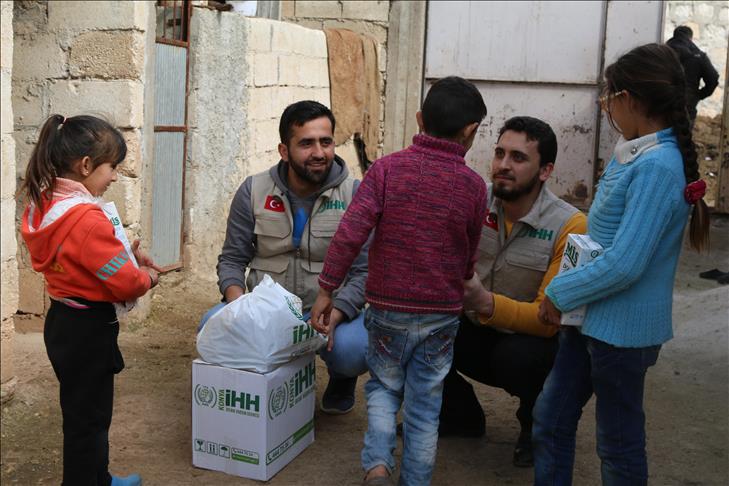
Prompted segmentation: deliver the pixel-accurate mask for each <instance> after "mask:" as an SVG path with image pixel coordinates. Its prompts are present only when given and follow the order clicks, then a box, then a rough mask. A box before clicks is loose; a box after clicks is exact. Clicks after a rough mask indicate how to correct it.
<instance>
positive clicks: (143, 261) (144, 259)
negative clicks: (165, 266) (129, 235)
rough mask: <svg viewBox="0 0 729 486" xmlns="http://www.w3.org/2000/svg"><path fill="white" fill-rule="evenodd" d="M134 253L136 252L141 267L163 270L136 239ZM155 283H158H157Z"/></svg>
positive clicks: (133, 246) (157, 270)
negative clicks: (141, 247) (140, 246)
mask: <svg viewBox="0 0 729 486" xmlns="http://www.w3.org/2000/svg"><path fill="white" fill-rule="evenodd" d="M132 253H134V258H136V259H137V263H138V264H139V266H140V267H149V268H152V269H154V270H155V271H156V272H161V271H162V269H161V268H160V267H158V266H157V265H156V264H155V263H154V260H152V257H150V256H149V255H148V254H147V252H145V251H143V250H140V249H139V240H134V243H132ZM155 285H157V284H156V283H155ZM153 287H154V285H153Z"/></svg>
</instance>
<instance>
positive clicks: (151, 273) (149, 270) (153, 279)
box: [139, 265, 159, 289]
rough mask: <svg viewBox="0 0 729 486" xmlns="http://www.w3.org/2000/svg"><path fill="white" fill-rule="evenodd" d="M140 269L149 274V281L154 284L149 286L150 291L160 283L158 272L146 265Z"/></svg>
mask: <svg viewBox="0 0 729 486" xmlns="http://www.w3.org/2000/svg"><path fill="white" fill-rule="evenodd" d="M139 269H140V270H144V271H145V272H147V273H148V274H149V280H150V281H151V282H152V285H150V286H149V288H150V289H151V288H153V287H155V286H156V285H157V284H158V283H159V273H157V270H155V269H154V268H151V267H147V266H144V265H142V266H140V267H139Z"/></svg>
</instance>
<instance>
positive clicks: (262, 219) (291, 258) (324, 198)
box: [246, 171, 354, 310]
mask: <svg viewBox="0 0 729 486" xmlns="http://www.w3.org/2000/svg"><path fill="white" fill-rule="evenodd" d="M353 185H354V179H352V178H350V177H347V178H346V179H345V180H344V181H343V182H342V183H341V184H340V185H338V186H336V187H332V188H330V189H327V190H326V191H324V192H323V193H321V194H320V195H319V197H318V198H317V199H316V201H315V202H314V206H313V207H312V211H311V215H310V217H309V221H308V222H307V223H306V226H305V227H304V232H303V234H302V236H301V244H300V245H299V248H298V249H297V248H294V243H293V228H294V223H293V214H292V212H291V205H290V204H289V200H288V198H287V197H286V195H285V194H284V193H283V191H281V189H280V188H279V187H278V186H276V183H275V182H274V180H273V178H271V176H270V175H269V173H268V171H266V172H262V173H260V174H257V175H255V176H253V184H252V187H251V207H252V208H253V215H254V217H255V220H256V224H255V227H254V230H253V233H254V234H255V238H256V240H255V241H256V242H255V246H256V255H255V257H253V260H251V263H250V265H249V267H250V271H249V273H248V277H247V278H246V287H247V288H248V290H249V291H251V290H253V289H254V288H255V286H256V285H258V282H260V281H261V280H262V279H263V276H264V275H266V274H267V275H270V276H271V278H273V280H275V281H276V282H277V283H279V284H281V285H282V286H283V287H284V288H285V289H286V290H288V291H289V292H291V293H293V294H295V295H297V296H299V297H300V298H301V300H302V302H303V308H304V309H307V310H308V309H310V308H311V306H312V305H314V301H315V300H316V295H317V293H318V291H319V281H318V277H319V273H321V271H322V268H323V267H324V257H326V254H327V249H328V248H329V243H330V242H331V240H332V237H334V233H335V232H336V231H337V227H338V226H339V221H341V219H342V216H343V215H344V212H345V211H346V209H347V207H349V204H350V203H351V202H352V189H353ZM280 205H282V206H283V211H280V210H279V211H276V210H273V209H279V208H280V207H281V206H280Z"/></svg>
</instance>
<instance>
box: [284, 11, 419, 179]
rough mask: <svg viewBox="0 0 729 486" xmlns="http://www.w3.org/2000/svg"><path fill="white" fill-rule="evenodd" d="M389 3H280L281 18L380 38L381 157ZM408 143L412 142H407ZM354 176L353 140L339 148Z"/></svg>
mask: <svg viewBox="0 0 729 486" xmlns="http://www.w3.org/2000/svg"><path fill="white" fill-rule="evenodd" d="M390 3H391V2H389V1H387V0H384V1H383V0H376V1H375V0H368V1H355V0H347V1H316V0H314V1H304V0H283V1H282V2H281V19H282V20H285V21H287V22H292V23H296V24H299V25H303V26H305V27H309V28H311V29H319V30H322V29H349V30H352V31H354V32H357V33H360V34H368V35H371V36H372V37H374V38H375V39H376V40H377V45H378V53H377V57H378V63H379V70H380V79H381V86H380V95H381V103H380V136H379V140H378V143H377V145H378V148H377V153H378V156H382V155H383V143H384V117H385V86H386V78H387V75H386V74H387V73H386V67H387V42H388V31H389V15H390ZM408 142H409V141H408ZM337 153H338V155H340V156H342V157H343V158H344V159H345V160H346V161H347V163H348V164H349V166H350V168H351V169H352V171H353V172H354V175H355V176H357V177H361V171H360V169H359V164H358V163H357V156H356V153H355V151H354V145H353V143H352V142H351V140H350V141H348V142H346V143H345V144H343V145H342V146H340V147H337Z"/></svg>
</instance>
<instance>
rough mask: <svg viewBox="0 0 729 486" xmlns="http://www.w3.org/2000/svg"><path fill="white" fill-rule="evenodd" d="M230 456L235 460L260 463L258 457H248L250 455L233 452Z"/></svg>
mask: <svg viewBox="0 0 729 486" xmlns="http://www.w3.org/2000/svg"><path fill="white" fill-rule="evenodd" d="M230 458H231V459H233V460H234V461H240V462H247V463H249V464H256V465H258V458H257V457H248V456H244V455H243V454H236V453H235V452H234V453H233V454H231V456H230Z"/></svg>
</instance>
